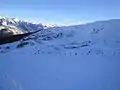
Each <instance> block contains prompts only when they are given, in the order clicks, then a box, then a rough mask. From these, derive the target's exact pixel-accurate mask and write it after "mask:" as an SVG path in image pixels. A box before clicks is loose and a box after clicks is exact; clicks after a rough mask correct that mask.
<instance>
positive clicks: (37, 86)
mask: <svg viewBox="0 0 120 90" xmlns="http://www.w3.org/2000/svg"><path fill="white" fill-rule="evenodd" d="M0 89H1V90H9V89H12V90H119V89H120V20H109V21H99V22H94V23H89V24H84V25H75V26H63V27H51V28H47V29H44V30H42V31H41V32H39V33H36V34H34V35H31V36H29V37H27V38H26V41H22V42H15V43H11V44H6V45H1V46H0Z"/></svg>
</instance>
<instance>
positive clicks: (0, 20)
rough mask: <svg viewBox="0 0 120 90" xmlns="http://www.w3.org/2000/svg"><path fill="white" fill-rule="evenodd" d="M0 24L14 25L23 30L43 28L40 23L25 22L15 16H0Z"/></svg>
mask: <svg viewBox="0 0 120 90" xmlns="http://www.w3.org/2000/svg"><path fill="white" fill-rule="evenodd" d="M0 26H16V27H18V28H21V29H23V30H25V31H34V30H41V29H43V25H42V24H40V23H38V24H34V23H32V22H27V21H24V20H20V19H17V18H7V17H0Z"/></svg>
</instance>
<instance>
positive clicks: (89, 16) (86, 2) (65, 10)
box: [0, 0, 120, 24]
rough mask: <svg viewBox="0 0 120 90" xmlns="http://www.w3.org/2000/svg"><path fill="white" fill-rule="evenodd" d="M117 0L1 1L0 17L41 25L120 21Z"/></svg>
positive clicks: (119, 3) (119, 7)
mask: <svg viewBox="0 0 120 90" xmlns="http://www.w3.org/2000/svg"><path fill="white" fill-rule="evenodd" d="M119 9H120V1H119V0H19V1H18V0H3V1H0V15H1V16H8V17H17V18H20V19H27V20H31V21H33V20H35V21H41V22H43V23H57V24H77V23H86V22H93V21H98V20H108V19H120V11H119Z"/></svg>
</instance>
